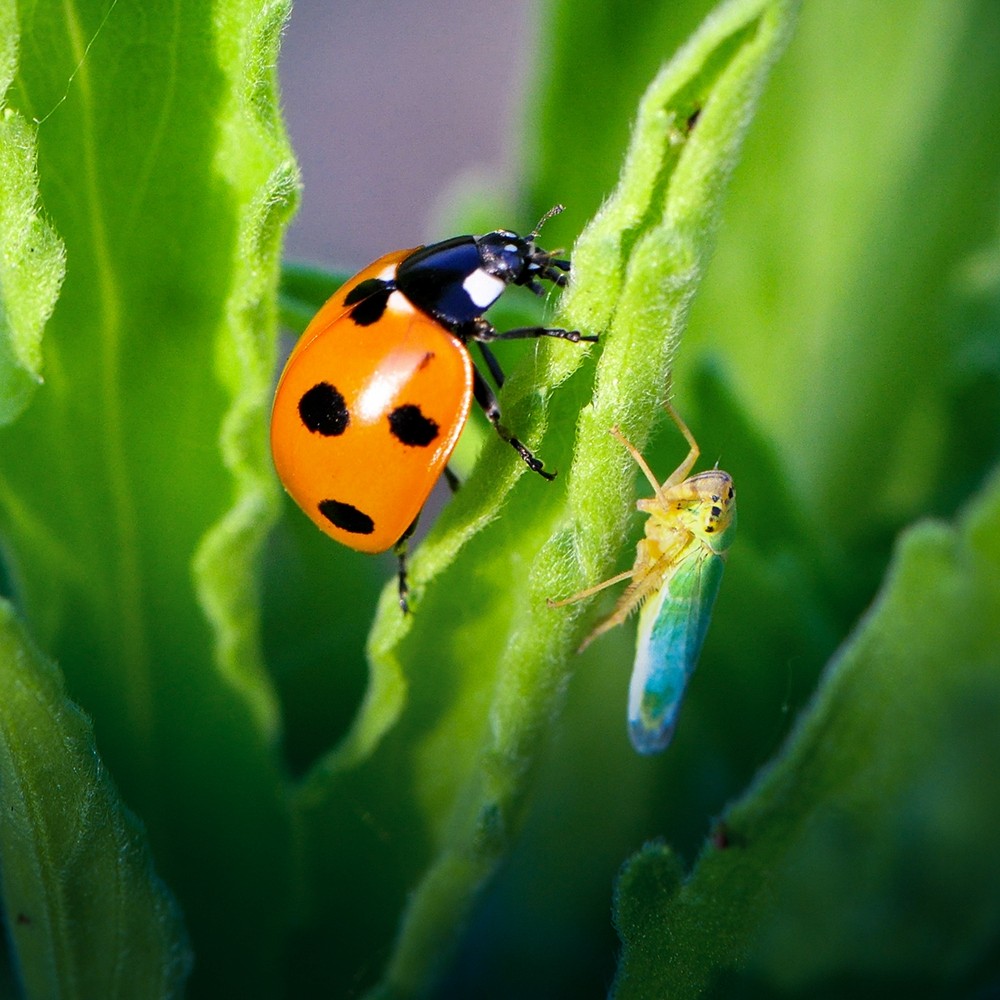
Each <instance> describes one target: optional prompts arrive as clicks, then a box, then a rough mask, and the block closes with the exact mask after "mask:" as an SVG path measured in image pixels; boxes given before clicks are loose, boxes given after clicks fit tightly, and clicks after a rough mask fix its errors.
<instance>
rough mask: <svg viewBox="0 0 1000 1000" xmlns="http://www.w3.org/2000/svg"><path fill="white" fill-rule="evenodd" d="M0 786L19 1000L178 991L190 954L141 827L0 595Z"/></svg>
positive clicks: (89, 732) (6, 896)
mask: <svg viewBox="0 0 1000 1000" xmlns="http://www.w3.org/2000/svg"><path fill="white" fill-rule="evenodd" d="M0 788H3V790H4V792H3V802H4V806H3V809H2V810H0V858H2V859H3V865H2V869H0V876H2V878H0V885H2V897H3V905H4V909H5V910H6V912H7V913H8V915H9V924H8V928H9V931H8V933H9V934H10V941H11V945H12V949H13V952H14V954H15V956H16V960H17V968H18V971H19V976H20V980H21V983H22V986H23V989H24V993H25V996H26V997H28V998H34V997H37V998H48V997H64V998H67V1000H68V998H73V997H79V998H84V997H108V998H113V997H121V998H123V1000H124V998H128V997H140V996H141V997H148V998H150V1000H153V998H157V997H172V996H179V995H180V993H181V989H182V987H183V984H184V980H185V978H186V977H187V973H188V971H189V969H190V965H191V955H190V952H189V951H188V949H187V944H186V937H185V934H184V930H183V927H182V924H181V919H180V915H179V912H178V910H177V906H176V904H175V902H174V899H173V897H172V896H171V894H170V893H169V892H168V890H167V889H166V887H165V886H164V885H163V883H162V882H161V881H160V880H159V879H158V878H157V876H156V874H155V873H154V871H153V864H152V858H151V855H150V851H149V845H148V844H147V842H146V837H145V833H144V831H143V829H142V827H141V826H140V824H139V823H138V822H137V820H136V819H135V817H134V816H133V815H132V814H131V813H129V812H128V810H127V809H126V808H125V806H124V805H123V804H122V801H121V799H120V798H119V796H118V792H117V791H116V790H115V788H114V785H113V784H112V782H111V779H110V778H109V777H108V774H107V772H106V771H105V769H104V765H103V764H102V762H101V759H100V757H99V756H98V753H97V748H96V746H95V745H94V733H93V729H92V727H91V725H90V721H89V720H88V719H87V718H86V716H84V715H83V713H82V712H81V711H80V710H79V708H77V707H76V705H74V704H73V703H72V702H71V701H70V700H69V699H68V698H67V697H66V694H65V691H64V689H63V683H62V678H61V676H60V674H59V671H58V669H57V668H56V667H55V665H54V664H52V663H49V662H47V661H46V660H44V659H43V658H42V656H41V655H40V654H39V652H38V651H37V650H36V649H35V648H34V647H33V646H32V645H31V643H30V642H29V640H28V638H27V635H26V634H25V631H24V628H23V626H22V625H21V623H20V622H19V621H18V620H17V618H16V616H15V615H14V612H13V610H12V609H11V607H10V605H9V604H7V603H6V602H5V601H0ZM53 789H58V791H59V794H58V795H53V794H52V791H53Z"/></svg>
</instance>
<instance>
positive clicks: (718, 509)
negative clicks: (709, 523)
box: [712, 507, 722, 517]
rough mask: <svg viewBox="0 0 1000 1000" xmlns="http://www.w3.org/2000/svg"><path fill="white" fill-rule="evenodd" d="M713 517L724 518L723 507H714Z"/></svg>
mask: <svg viewBox="0 0 1000 1000" xmlns="http://www.w3.org/2000/svg"><path fill="white" fill-rule="evenodd" d="M712 517H722V508H721V507H713V508H712Z"/></svg>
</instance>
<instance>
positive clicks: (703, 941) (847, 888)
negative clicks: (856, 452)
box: [615, 470, 1000, 998]
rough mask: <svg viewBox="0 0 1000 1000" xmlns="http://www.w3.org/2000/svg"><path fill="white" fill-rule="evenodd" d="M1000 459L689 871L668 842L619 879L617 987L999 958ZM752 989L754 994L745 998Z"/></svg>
mask: <svg viewBox="0 0 1000 1000" xmlns="http://www.w3.org/2000/svg"><path fill="white" fill-rule="evenodd" d="M997 621H1000V470H998V471H997V473H996V474H995V475H994V476H993V478H992V480H991V482H990V483H988V484H987V486H986V487H985V488H984V490H983V491H982V493H981V494H980V495H979V496H977V497H976V498H975V500H974V502H973V503H972V504H970V506H969V508H968V509H967V511H966V512H965V513H964V514H963V515H962V517H961V519H960V521H959V523H958V524H957V526H955V527H950V526H947V525H944V524H941V523H938V522H929V521H926V522H922V523H920V524H917V525H915V526H914V527H913V528H912V529H910V530H909V531H907V532H906V533H905V534H904V536H903V537H902V538H901V540H900V543H899V545H898V547H897V551H896V554H895V557H894V559H893V562H892V565H891V566H890V569H889V572H888V574H887V578H886V581H885V584H884V586H883V589H882V591H881V593H880V595H879V597H878V599H877V601H876V603H875V606H874V607H873V608H872V610H871V612H870V614H869V615H868V616H867V617H866V618H865V620H864V621H863V622H862V623H861V625H860V626H859V628H858V629H857V631H856V632H855V634H854V635H853V636H852V637H851V639H850V640H849V642H848V643H847V645H846V646H845V647H844V648H843V649H842V650H841V651H840V653H839V654H838V655H837V656H836V657H835V659H834V660H833V661H832V662H831V663H830V665H829V667H828V668H827V671H826V673H825V675H824V677H823V680H822V683H821V685H820V688H819V690H818V692H817V694H816V697H815V699H814V702H813V704H812V705H811V707H810V709H809V710H808V712H806V713H805V714H804V716H803V717H802V718H801V719H800V720H799V723H798V725H797V726H796V729H795V731H794V732H793V734H792V736H791V738H790V739H789V741H788V744H787V745H786V747H785V748H784V749H783V750H782V751H781V753H780V754H779V755H778V756H777V758H776V759H775V761H774V762H773V763H772V764H771V765H770V766H769V767H768V768H767V769H766V770H765V771H764V772H763V773H762V774H761V776H760V777H759V779H758V780H757V782H756V783H755V784H754V786H753V787H752V788H751V789H750V790H749V792H748V793H747V794H746V795H745V796H744V797H743V798H742V799H741V800H740V801H739V802H737V803H735V804H734V805H733V806H732V807H731V808H730V809H728V810H727V812H726V815H725V816H724V817H723V819H722V821H721V824H720V826H719V828H718V831H717V834H716V838H715V843H714V844H709V845H706V847H705V849H704V851H703V853H702V855H701V857H700V859H699V862H698V864H697V866H696V868H695V870H694V872H693V874H692V875H691V877H690V878H689V879H688V880H687V881H686V882H685V883H684V884H683V886H681V887H680V888H679V890H677V889H676V887H671V886H669V885H666V884H664V882H663V877H662V866H663V860H662V854H663V851H662V849H661V848H658V847H650V848H647V849H646V850H644V851H643V852H642V853H640V854H639V855H637V856H636V857H635V858H633V859H632V861H631V862H630V864H629V866H628V867H627V869H626V870H625V873H624V874H623V876H622V878H621V881H620V883H619V889H618V908H617V914H616V920H617V923H618V927H619V930H620V933H621V935H622V938H623V940H624V942H625V951H624V954H623V957H622V964H621V966H620V970H619V976H618V981H617V987H616V991H615V995H616V996H617V997H622V998H625V997H632V996H635V997H646V996H651V995H661V996H671V997H675V996H676V997H686V996H692V997H693V996H700V995H702V992H703V990H704V989H705V988H706V987H707V986H709V985H710V984H715V986H716V987H717V988H722V986H723V984H724V991H728V992H729V993H730V994H732V993H735V992H739V990H740V987H739V986H737V982H736V973H737V970H739V973H740V977H739V978H740V979H741V980H742V981H744V982H747V981H748V982H749V983H750V984H756V986H757V988H758V989H759V990H761V991H763V992H765V993H766V994H767V995H774V993H775V992H782V993H787V992H790V991H791V992H794V993H795V994H797V995H816V991H817V989H819V988H820V987H821V986H822V985H825V986H826V987H827V988H829V987H830V986H832V985H833V984H839V988H840V990H841V992H842V993H843V992H845V991H851V992H853V990H854V989H855V988H857V987H859V986H861V985H863V984H872V983H878V984H879V991H880V995H886V994H887V993H897V992H900V991H903V992H908V991H911V990H912V989H913V988H914V987H915V986H916V985H917V984H919V988H920V992H921V993H922V994H924V995H930V994H933V993H935V992H938V991H940V993H941V995H945V994H947V995H954V991H955V990H956V989H957V987H958V985H959V984H962V983H965V984H966V986H967V987H969V988H971V987H972V986H973V985H974V984H975V982H976V980H977V977H978V976H979V975H981V972H980V969H981V967H982V963H983V962H985V961H986V960H988V959H991V958H992V959H993V960H994V961H995V942H996V940H997V937H998V935H1000V903H998V900H1000V865H998V864H997V858H996V853H995V852H984V851H983V850H982V849H981V846H982V844H983V831H984V830H992V829H996V826H997V824H998V823H1000V788H998V786H997V783H996V781H995V775H994V772H993V766H992V762H993V761H995V760H996V759H997V755H998V754H1000V730H998V729H997V726H996V717H997V712H998V711H1000V648H998V646H997V643H996V636H995V630H991V629H986V630H984V629H983V627H982V626H983V623H984V622H997ZM740 995H743V994H742V993H741V994H740Z"/></svg>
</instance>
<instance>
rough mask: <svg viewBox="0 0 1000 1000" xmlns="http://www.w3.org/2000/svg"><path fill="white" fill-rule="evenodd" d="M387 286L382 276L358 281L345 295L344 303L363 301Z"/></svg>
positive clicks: (350, 304)
mask: <svg viewBox="0 0 1000 1000" xmlns="http://www.w3.org/2000/svg"><path fill="white" fill-rule="evenodd" d="M385 287H386V284H385V282H384V281H383V280H382V279H381V278H366V279H365V280H364V281H360V282H358V284H356V285H355V286H354V287H353V288H352V289H351V290H350V291H349V292H348V293H347V294H346V295H345V296H344V305H345V306H353V305H354V304H355V303H356V302H361V301H363V300H364V299H367V298H368V297H369V296H371V295H376V294H378V292H381V291H382V290H383V289H384V288H385Z"/></svg>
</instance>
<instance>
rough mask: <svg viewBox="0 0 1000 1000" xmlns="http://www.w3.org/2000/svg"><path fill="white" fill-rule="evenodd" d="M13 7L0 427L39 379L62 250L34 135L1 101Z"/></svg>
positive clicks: (1, 210) (1, 143)
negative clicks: (45, 198) (41, 190)
mask: <svg viewBox="0 0 1000 1000" xmlns="http://www.w3.org/2000/svg"><path fill="white" fill-rule="evenodd" d="M17 41H18V31H17V24H16V12H15V8H14V7H13V6H11V5H10V4H6V5H4V7H3V9H2V10H0V177H2V178H3V184H2V185H0V426H3V425H4V424H6V423H9V422H10V421H12V420H13V419H14V418H15V417H17V415H18V414H19V413H20V412H21V410H23V409H24V407H25V406H26V405H27V403H28V400H29V399H30V398H31V394H32V392H33V391H34V389H35V387H36V386H37V385H38V384H39V383H40V382H41V377H42V375H41V367H42V364H41V360H42V358H41V338H42V328H43V327H44V325H45V321H46V320H47V319H48V318H49V316H50V314H51V313H52V308H53V306H54V305H55V300H56V296H57V295H58V293H59V286H60V285H61V284H62V280H63V274H64V272H65V255H64V252H63V245H62V243H61V242H60V240H59V238H58V236H56V234H55V232H54V231H53V229H52V227H51V226H50V225H49V224H48V222H47V221H46V220H45V218H44V217H43V215H42V213H41V210H40V207H39V204H38V178H37V175H36V171H35V130H34V128H32V127H31V126H30V125H29V124H28V123H27V122H26V121H25V120H24V118H23V117H22V116H21V115H19V114H18V113H17V112H16V111H14V110H13V109H12V108H9V107H7V106H6V102H5V100H4V96H5V95H6V93H7V89H8V87H9V86H10V83H11V80H12V79H13V77H14V70H15V68H16V64H17Z"/></svg>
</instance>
